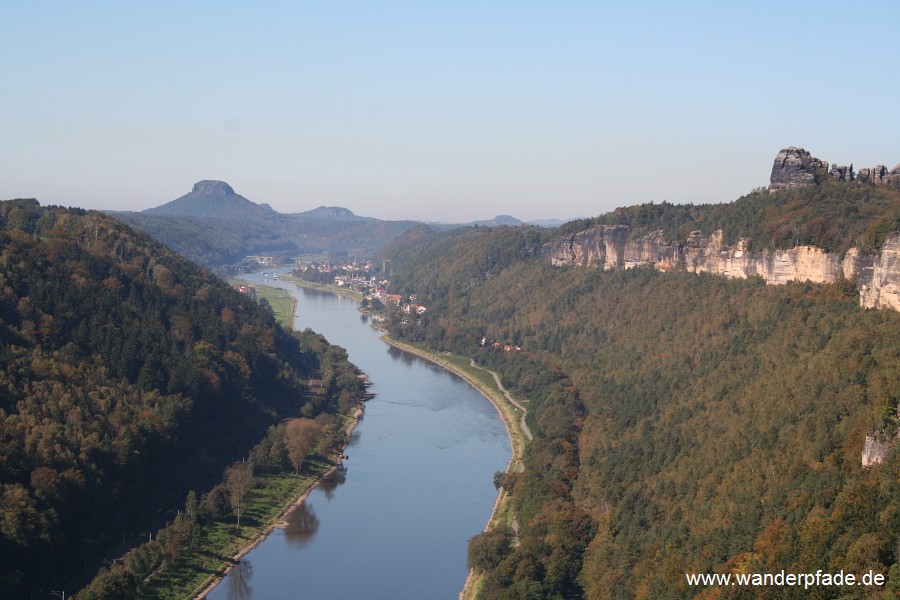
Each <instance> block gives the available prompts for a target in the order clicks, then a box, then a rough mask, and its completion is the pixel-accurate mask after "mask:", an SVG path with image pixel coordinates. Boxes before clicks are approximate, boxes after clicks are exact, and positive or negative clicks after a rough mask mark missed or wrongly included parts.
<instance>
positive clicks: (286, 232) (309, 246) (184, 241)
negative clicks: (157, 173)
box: [109, 181, 418, 268]
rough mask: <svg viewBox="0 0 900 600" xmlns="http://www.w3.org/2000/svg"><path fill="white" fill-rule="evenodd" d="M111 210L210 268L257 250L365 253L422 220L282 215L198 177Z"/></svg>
mask: <svg viewBox="0 0 900 600" xmlns="http://www.w3.org/2000/svg"><path fill="white" fill-rule="evenodd" d="M109 214H110V215H111V216H113V217H115V218H116V219H118V220H120V221H122V222H123V223H126V224H128V225H130V226H132V227H135V228H137V229H140V230H142V231H144V232H146V233H147V234H148V235H150V236H151V237H152V238H154V239H155V240H158V241H160V242H162V243H164V244H166V245H167V246H169V247H170V248H172V249H173V250H175V251H176V252H178V253H179V254H181V255H182V256H185V257H187V258H189V259H190V260H192V261H194V262H196V263H198V264H200V265H203V266H205V267H210V268H215V267H220V266H222V265H229V264H235V263H238V262H240V261H241V260H242V259H244V258H245V257H246V256H250V255H259V254H275V253H282V254H284V253H286V254H301V253H319V252H328V253H331V254H342V253H343V254H358V255H367V254H371V253H373V252H374V251H375V249H377V248H379V247H381V246H382V245H384V244H386V243H387V242H389V241H391V240H393V239H394V238H396V237H397V236H399V235H401V234H402V233H404V232H405V231H407V230H409V229H410V228H411V227H414V226H416V225H418V223H417V222H415V221H382V220H379V219H375V218H371V217H361V216H358V215H355V214H353V212H352V211H350V210H349V209H346V208H343V207H339V206H320V207H318V208H315V209H312V210H309V211H306V212H300V213H293V214H283V213H279V212H278V211H276V210H274V209H273V208H272V207H271V206H269V205H268V204H256V203H254V202H252V201H250V200H248V199H247V198H244V197H243V196H241V195H239V194H237V193H236V192H235V191H234V189H233V188H232V187H231V186H230V185H228V184H227V183H225V182H224V181H199V182H197V183H196V184H194V187H193V189H192V190H191V192H190V193H188V194H185V195H184V196H181V197H180V198H176V199H175V200H172V201H171V202H167V203H165V204H163V205H161V206H157V207H155V208H150V209H147V210H145V211H143V212H113V211H110V212H109Z"/></svg>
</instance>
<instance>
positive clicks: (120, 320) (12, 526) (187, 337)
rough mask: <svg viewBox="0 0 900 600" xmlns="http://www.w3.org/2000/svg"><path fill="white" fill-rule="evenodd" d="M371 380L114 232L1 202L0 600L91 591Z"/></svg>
mask: <svg viewBox="0 0 900 600" xmlns="http://www.w3.org/2000/svg"><path fill="white" fill-rule="evenodd" d="M301 337H302V338H303V339H302V340H301ZM313 372H316V377H317V378H319V379H321V390H322V391H320V392H319V393H318V394H309V393H308V390H307V383H308V380H309V377H310V374H311V373H313ZM356 374H357V372H356V370H355V368H353V367H352V365H349V363H347V361H346V353H343V351H342V350H340V349H337V348H335V347H329V346H328V344H327V342H326V341H325V340H323V339H321V338H319V337H317V336H315V335H310V334H309V333H307V334H305V337H303V336H299V335H294V334H291V333H290V332H287V331H284V330H283V329H281V328H280V327H279V326H277V325H276V324H275V321H274V317H273V315H272V314H271V311H269V310H266V309H265V308H264V307H261V306H258V305H257V304H256V303H255V302H253V301H252V300H250V299H249V298H248V297H246V296H244V295H241V294H239V293H237V292H236V291H234V290H232V289H231V288H230V287H229V286H228V285H227V284H225V283H224V282H223V281H221V280H219V279H217V278H216V277H214V276H212V275H211V274H209V273H208V272H206V271H204V270H203V269H201V268H200V267H197V266H196V265H193V264H191V263H189V262H188V261H186V260H185V259H183V258H181V257H179V256H177V255H176V254H174V253H173V252H172V251H170V250H168V249H167V248H165V247H164V246H162V245H161V244H158V243H156V242H153V241H152V240H150V238H148V237H147V236H146V235H144V234H140V233H136V232H134V231H132V230H131V229H129V228H128V227H127V226H125V225H123V224H121V223H119V222H118V221H115V220H113V219H112V218H110V217H107V216H105V215H103V214H101V213H98V212H85V211H83V210H80V209H65V208H59V207H40V206H39V205H38V203H37V202H36V201H34V200H14V201H6V202H2V203H0V556H2V557H3V560H2V564H0V597H9V598H18V597H27V591H28V590H35V589H37V588H41V589H45V590H46V589H48V588H49V587H50V586H56V587H60V586H62V584H63V583H65V582H66V581H68V580H69V579H70V578H71V577H73V576H81V575H82V574H83V572H84V571H85V570H87V569H89V568H92V564H93V561H94V560H95V559H96V558H97V557H98V556H100V554H101V553H102V552H103V551H104V549H106V548H108V547H110V546H112V545H113V544H114V543H117V542H121V541H122V539H123V538H124V536H125V534H126V532H134V531H141V530H144V531H152V530H153V528H154V527H157V526H158V521H159V518H160V515H165V513H166V512H167V511H169V509H174V508H180V507H181V506H182V505H183V503H184V499H185V497H186V496H188V493H189V492H190V491H195V492H196V493H197V494H199V493H202V492H204V491H206V490H208V489H209V488H211V487H212V486H213V485H214V484H217V483H218V482H219V481H220V480H221V477H222V472H223V469H224V467H225V466H227V465H229V464H231V463H232V462H233V461H234V460H235V459H238V458H240V457H242V456H244V455H246V453H247V452H248V451H249V450H250V448H251V447H253V445H254V444H256V443H257V442H259V440H260V439H262V438H263V437H264V436H265V435H266V433H267V431H269V428H270V427H271V426H272V425H273V424H276V423H278V422H280V421H281V419H282V418H284V417H288V416H293V417H301V416H302V417H305V418H312V417H315V416H316V415H318V414H320V413H321V412H322V411H323V410H326V409H327V410H333V409H335V408H338V404H339V402H343V403H346V401H347V399H346V398H345V397H344V396H342V395H341V392H342V391H343V390H342V386H343V385H344V384H345V383H346V382H347V381H349V382H350V384H349V385H348V386H345V387H346V388H347V390H346V391H347V393H350V391H352V390H355V391H357V392H358V390H356V388H358V387H360V386H361V383H360V382H359V380H358V378H357V377H356ZM329 402H333V403H334V404H335V407H331V406H326V404H328V403H329ZM129 535H130V534H129Z"/></svg>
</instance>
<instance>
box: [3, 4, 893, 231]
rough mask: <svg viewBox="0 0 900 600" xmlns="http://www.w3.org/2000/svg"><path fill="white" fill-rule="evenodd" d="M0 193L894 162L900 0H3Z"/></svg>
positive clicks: (506, 182) (358, 206)
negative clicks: (785, 160) (787, 154)
mask: <svg viewBox="0 0 900 600" xmlns="http://www.w3.org/2000/svg"><path fill="white" fill-rule="evenodd" d="M0 14H2V15H3V17H2V19H0V85H2V88H0V198H13V197H37V198H38V199H39V200H40V201H41V202H42V203H43V204H62V205H75V206H82V207H86V208H101V209H115V210H143V209H145V208H149V207H152V206H156V205H159V204H162V203H164V202H167V201H169V200H172V199H174V198H176V197H178V196H181V195H182V194H185V193H187V192H188V191H190V189H191V186H192V185H193V183H194V182H195V181H198V180H200V179H221V180H224V181H227V182H229V183H230V184H231V185H232V186H233V187H234V188H235V190H236V191H237V192H238V193H239V194H242V195H244V196H245V197H247V198H249V199H250V200H253V201H255V202H268V203H269V204H271V205H272V206H273V207H274V208H275V209H276V210H279V211H282V212H300V211H303V210H309V209H311V208H315V207H316V206H320V205H339V206H345V207H347V208H350V209H351V210H353V211H354V212H356V213H357V214H362V215H367V216H376V217H380V218H389V219H398V218H412V219H420V220H440V221H468V220H474V219H484V218H490V217H493V216H494V215H497V214H512V215H514V216H516V217H519V218H521V219H534V218H547V217H556V218H568V217H574V216H592V215H597V214H601V213H604V212H607V211H609V210H612V209H613V208H615V207H617V206H623V205H630V204H635V203H640V202H650V201H654V202H661V201H663V200H668V201H670V202H676V203H684V202H694V203H706V202H725V201H731V200H734V199H736V198H737V197H739V196H740V195H742V194H744V193H746V192H748V191H750V190H752V189H753V188H755V187H758V186H762V185H766V184H767V183H768V176H769V171H770V169H771V166H772V161H773V159H774V157H775V154H776V153H777V152H778V150H779V149H780V148H782V147H785V146H790V145H797V146H803V147H805V148H806V149H807V150H809V151H811V152H812V153H813V154H814V155H815V156H817V157H819V158H822V159H825V160H828V161H829V162H832V163H833V162H837V163H840V164H848V163H854V165H855V166H856V167H857V168H859V167H865V166H874V165H875V164H877V163H885V164H887V165H888V166H893V165H894V164H897V163H900V136H898V131H900V130H898V126H897V124H896V116H897V108H898V106H900V77H897V74H896V66H897V60H898V58H900V36H898V35H897V34H896V31H895V30H896V24H897V23H900V1H898V0H883V1H866V0H863V1H860V2H854V3H846V2H830V1H817V2H797V1H794V2H783V1H782V2H764V1H755V2H741V3H738V2H713V1H708V2H698V1H694V2H692V1H685V2H669V1H666V2H664V1H659V2H651V1H644V2H640V1H637V2H606V1H594V2H564V1H561V2H528V1H520V2H487V1H482V2H468V1H458V2H444V3H438V2H427V1H421V2H351V1H336V0H331V1H323V2H283V3H281V2H268V3H256V4H251V3H240V2H208V3H207V2H184V3H182V2H152V3H151V2H89V1H80V2H41V1H35V2H18V1H17V2H12V1H8V0H0Z"/></svg>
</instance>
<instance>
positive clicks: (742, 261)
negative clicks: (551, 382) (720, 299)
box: [542, 225, 900, 310]
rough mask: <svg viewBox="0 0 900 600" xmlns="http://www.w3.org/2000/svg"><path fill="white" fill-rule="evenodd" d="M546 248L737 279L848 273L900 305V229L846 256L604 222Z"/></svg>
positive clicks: (864, 289) (572, 259) (611, 265)
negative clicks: (632, 234) (682, 237)
mask: <svg viewBox="0 0 900 600" xmlns="http://www.w3.org/2000/svg"><path fill="white" fill-rule="evenodd" d="M542 253H543V256H544V257H545V258H547V259H549V260H550V262H551V263H552V264H554V265H558V266H578V267H599V268H602V269H605V270H609V269H617V268H622V269H631V268H635V267H650V268H654V269H657V270H660V271H669V270H672V269H684V270H687V271H690V272H693V273H712V274H715V275H722V276H723V277H733V278H738V279H747V278H748V277H761V278H763V279H764V280H765V281H766V283H769V284H773V285H780V284H785V283H788V282H792V281H796V282H802V281H809V282H812V283H834V282H836V281H838V280H840V279H842V278H843V279H846V280H848V281H853V282H855V283H856V286H857V288H858V289H859V291H860V305H861V306H863V307H865V308H893V309H895V310H900V234H898V235H894V236H892V237H889V238H888V239H887V241H886V242H885V244H884V247H883V249H882V252H881V255H880V256H878V257H860V256H859V252H858V251H857V250H856V249H855V248H852V249H850V250H849V251H848V252H847V253H846V255H845V256H844V258H843V259H841V257H840V256H839V255H838V254H835V253H829V252H825V251H824V250H822V249H821V248H817V247H815V246H797V247H794V248H791V249H787V250H764V251H761V252H749V251H747V250H746V243H745V242H744V241H743V240H738V241H737V243H735V244H734V245H728V244H725V243H724V241H723V236H722V232H721V231H717V232H715V233H713V234H712V235H711V236H709V237H706V236H703V235H702V234H701V232H699V231H694V232H692V233H691V234H690V236H688V239H687V240H686V241H685V242H684V243H679V242H677V241H672V240H667V239H665V236H664V235H663V233H662V232H661V231H656V232H653V233H651V234H649V235H645V236H641V237H637V238H629V228H628V227H627V226H626V225H603V226H600V227H594V228H592V229H588V230H586V231H582V232H580V233H576V234H574V235H569V236H565V237H561V238H558V239H556V240H554V241H552V242H549V243H547V244H545V245H544V247H543V249H542Z"/></svg>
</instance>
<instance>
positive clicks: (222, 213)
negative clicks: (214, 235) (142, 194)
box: [142, 181, 279, 221]
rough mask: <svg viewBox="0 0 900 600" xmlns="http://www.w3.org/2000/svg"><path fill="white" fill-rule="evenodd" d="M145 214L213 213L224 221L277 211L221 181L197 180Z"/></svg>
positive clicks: (260, 216)
mask: <svg viewBox="0 0 900 600" xmlns="http://www.w3.org/2000/svg"><path fill="white" fill-rule="evenodd" d="M142 214H145V215H172V216H177V217H214V218H217V219H225V220H228V221H246V220H259V219H274V218H277V217H278V216H279V215H278V213H277V212H276V211H274V210H273V209H272V207H271V206H269V205H268V204H255V203H253V202H250V201H249V200H247V199H246V198H244V197H243V196H240V195H238V194H236V193H235V192H234V190H233V189H232V187H231V186H230V185H228V184H227V183H225V182H224V181H198V182H197V183H195V184H194V189H192V190H191V192H190V193H189V194H185V195H184V196H181V197H180V198H176V199H175V200H172V201H171V202H167V203H165V204H163V205H162V206H157V207H156V208H148V209H147V210H145V211H143V213H142Z"/></svg>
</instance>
